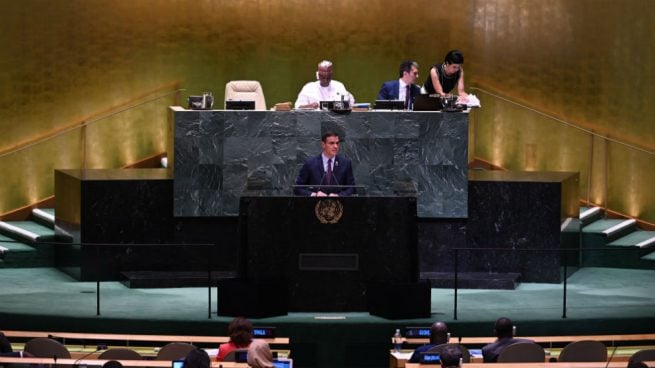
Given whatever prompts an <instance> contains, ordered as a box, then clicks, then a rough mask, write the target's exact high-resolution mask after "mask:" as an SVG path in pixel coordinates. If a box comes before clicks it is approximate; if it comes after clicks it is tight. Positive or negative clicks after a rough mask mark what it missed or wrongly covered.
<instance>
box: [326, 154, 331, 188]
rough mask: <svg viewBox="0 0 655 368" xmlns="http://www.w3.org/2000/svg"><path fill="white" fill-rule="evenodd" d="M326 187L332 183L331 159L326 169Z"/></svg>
mask: <svg viewBox="0 0 655 368" xmlns="http://www.w3.org/2000/svg"><path fill="white" fill-rule="evenodd" d="M325 182H326V183H327V185H330V183H331V182H332V159H331V158H329V159H328V167H327V180H326V181H325Z"/></svg>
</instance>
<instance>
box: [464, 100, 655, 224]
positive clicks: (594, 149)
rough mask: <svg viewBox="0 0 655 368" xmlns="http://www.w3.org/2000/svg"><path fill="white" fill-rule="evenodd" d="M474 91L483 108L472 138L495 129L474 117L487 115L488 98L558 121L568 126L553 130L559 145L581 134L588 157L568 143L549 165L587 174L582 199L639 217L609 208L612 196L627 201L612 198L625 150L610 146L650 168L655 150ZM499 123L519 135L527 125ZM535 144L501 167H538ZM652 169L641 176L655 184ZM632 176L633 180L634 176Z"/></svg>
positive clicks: (650, 219) (649, 220)
mask: <svg viewBox="0 0 655 368" xmlns="http://www.w3.org/2000/svg"><path fill="white" fill-rule="evenodd" d="M471 90H472V91H474V92H475V93H476V94H477V95H478V96H479V97H480V99H481V100H482V104H483V109H481V110H480V111H479V112H478V113H476V114H473V115H472V116H473V117H474V118H473V120H472V124H471V126H472V130H473V136H474V138H473V140H474V141H475V140H477V139H478V137H477V135H476V130H479V131H481V132H482V133H481V134H485V132H487V133H489V132H491V133H493V131H491V129H493V128H490V127H485V126H483V125H482V124H481V122H479V121H476V120H479V118H478V117H475V116H477V115H480V116H482V117H484V115H483V114H485V101H484V100H485V97H486V98H491V99H493V100H489V102H488V103H492V104H493V103H496V102H499V103H500V104H501V105H502V106H500V105H494V106H500V107H499V109H501V108H503V109H517V110H516V114H517V115H518V116H522V117H525V116H527V115H526V114H529V118H528V119H526V120H533V119H539V120H540V121H541V120H545V121H547V122H552V123H555V124H557V126H560V127H565V128H566V129H565V130H559V131H556V132H553V135H556V136H557V137H556V138H559V139H560V140H561V141H562V142H564V143H560V142H557V144H558V145H560V144H562V145H565V144H566V143H567V142H569V143H570V142H571V140H573V139H575V138H571V136H574V135H575V136H576V137H579V140H578V141H577V143H578V144H579V145H581V146H586V147H584V148H582V151H583V152H584V150H585V149H586V155H587V158H586V159H582V158H579V157H575V156H576V154H575V153H577V151H576V149H575V148H572V147H570V146H569V147H566V148H565V149H564V150H566V156H565V155H562V158H560V159H559V161H560V162H557V161H558V160H557V157H555V159H554V160H553V162H548V164H547V165H550V166H551V167H556V168H561V167H562V166H565V168H566V169H569V170H570V171H579V172H580V175H581V177H582V176H583V175H584V178H585V179H586V183H587V185H586V190H585V191H584V192H581V193H580V194H581V197H583V198H582V199H583V200H584V202H586V203H589V204H592V205H597V206H600V207H603V208H605V209H607V210H608V212H616V213H617V214H625V216H626V217H640V216H639V215H640V213H639V211H638V210H632V211H626V210H621V209H619V210H616V211H612V210H611V209H610V207H611V206H612V204H611V203H610V202H612V201H611V199H616V200H620V201H628V200H627V199H625V198H624V197H618V196H614V197H612V193H611V192H610V190H609V188H610V186H611V185H612V184H615V183H613V180H614V181H618V180H620V179H619V177H620V176H621V174H620V173H618V174H614V175H615V176H612V175H611V174H612V173H611V169H612V160H615V165H616V166H614V168H615V169H617V171H618V170H619V169H621V168H620V167H619V166H620V165H619V164H624V163H625V160H622V156H621V154H622V153H621V152H619V151H620V150H617V152H611V151H610V146H612V147H615V148H618V147H621V148H622V149H625V150H627V151H628V153H627V154H626V155H632V156H635V155H637V154H641V155H644V158H643V159H644V160H645V161H646V164H645V166H648V165H649V164H648V163H652V164H651V165H650V167H652V166H653V165H655V151H653V150H651V149H647V148H644V147H639V146H638V145H635V144H631V143H628V142H625V141H622V140H619V139H616V138H612V137H608V136H607V135H603V134H599V133H598V132H595V131H594V130H592V129H587V128H584V127H581V126H580V125H579V124H576V123H574V122H570V121H566V120H564V119H561V118H558V117H556V116H552V115H549V114H547V113H545V112H543V111H539V110H538V109H535V108H534V107H532V106H528V105H526V104H524V103H520V102H517V101H515V100H513V99H512V98H509V97H507V96H503V95H501V94H498V93H495V92H491V91H489V90H486V89H484V88H478V87H473V88H471ZM508 111H510V110H508ZM499 115H501V114H499ZM510 115H511V114H510ZM492 117H493V116H492ZM508 119H512V118H511V117H510V118H508ZM489 120H493V119H488V120H486V121H485V125H487V122H488V121H489ZM515 120H521V119H520V118H519V119H516V118H515ZM496 123H497V122H495V121H494V122H491V121H489V122H488V125H495V124H496ZM498 124H499V125H498V126H499V127H501V128H505V127H508V126H510V127H511V128H513V129H514V130H516V131H517V132H518V133H517V132H512V134H520V133H521V132H519V131H520V130H522V129H524V128H525V121H516V122H513V123H508V122H506V121H503V122H500V123H498ZM512 124H516V126H514V125H512ZM531 128H532V129H534V131H535V132H536V133H535V135H538V133H539V132H541V131H540V129H546V128H544V127H543V126H542V125H540V124H534V125H533V126H532V127H531ZM528 129H530V128H528ZM574 132H575V133H574ZM501 134H505V133H504V132H503V133H501ZM578 134H581V135H582V136H578ZM489 136H491V134H489ZM585 136H586V137H587V138H586V141H587V142H582V140H584V139H585V138H583V137H585ZM512 137H514V136H512ZM534 139H537V140H538V141H539V142H541V143H544V144H548V143H551V142H548V141H544V140H543V138H542V137H534ZM520 143H521V142H512V143H509V144H510V145H516V144H520ZM488 146H493V144H488ZM498 146H499V145H498V144H496V146H495V147H494V150H503V149H504V148H503V147H498ZM534 146H535V145H530V144H526V146H525V147H524V148H525V149H524V152H520V149H516V151H517V152H514V155H513V156H511V157H512V160H514V163H513V164H512V163H509V164H508V166H513V167H504V166H503V165H502V163H501V165H500V166H501V167H503V168H508V169H514V170H516V169H518V170H524V169H525V170H535V169H536V167H535V166H537V165H539V163H535V162H534V161H536V159H535V156H536V153H535V152H534V151H535V150H536V148H535V147H534ZM546 150H549V147H546V148H545V149H544V151H546ZM472 151H473V154H474V156H478V152H477V151H476V150H475V146H474V149H473V150H472ZM520 153H524V155H525V161H526V162H525V163H524V165H517V164H516V161H518V160H520V158H521V154H520ZM481 155H483V157H478V158H481V159H482V160H483V161H489V162H490V163H491V164H492V165H495V166H499V165H498V164H497V163H494V162H493V159H494V158H493V157H484V156H485V155H486V156H490V155H489V154H488V153H487V154H485V153H484V152H482V153H481ZM508 156H509V155H508ZM571 157H573V158H571ZM638 158H641V157H638ZM550 159H551V157H544V159H543V160H542V163H541V166H544V164H543V162H544V161H549V160H550ZM508 161H509V160H508ZM561 161H567V162H566V163H563V162H561ZM567 165H568V166H567ZM569 170H565V171H569ZM554 171H561V170H554ZM649 171H652V170H650V169H648V168H647V167H644V169H643V170H639V172H640V175H642V176H644V178H645V180H646V181H647V183H650V184H655V183H653V181H654V180H655V179H654V178H653V176H652V174H650V173H649ZM585 172H586V173H585ZM585 174H586V175H585ZM601 176H602V179H600V177H601ZM621 179H623V178H622V177H621ZM632 179H634V178H632ZM594 182H595V183H598V184H596V185H597V186H598V187H596V186H594V185H593V183H594ZM631 184H632V182H631ZM634 185H639V184H638V183H634ZM643 185H644V184H641V185H640V187H641V186H643ZM648 186H650V185H648ZM598 188H599V189H598ZM581 189H582V188H581ZM594 189H595V194H594V193H592V192H594ZM637 189H639V188H637ZM635 190H636V189H635V188H632V191H635ZM583 193H584V194H583ZM633 197H634V195H633ZM642 198H645V199H641V201H642V202H644V201H648V200H650V199H648V197H642ZM639 201H640V198H630V199H629V203H634V202H639ZM620 207H626V206H620ZM631 207H639V206H634V205H631ZM650 207H652V206H650V203H645V204H644V205H643V206H642V208H645V209H647V208H650ZM626 212H627V213H626ZM630 212H634V213H630ZM646 215H647V216H650V217H648V218H646V219H643V221H641V222H642V224H643V223H644V222H645V224H646V225H647V226H652V225H653V223H655V217H653V215H652V214H646Z"/></svg>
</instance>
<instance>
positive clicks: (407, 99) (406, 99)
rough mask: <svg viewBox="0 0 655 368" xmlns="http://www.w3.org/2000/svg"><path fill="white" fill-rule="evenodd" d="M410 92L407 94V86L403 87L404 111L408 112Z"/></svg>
mask: <svg viewBox="0 0 655 368" xmlns="http://www.w3.org/2000/svg"><path fill="white" fill-rule="evenodd" d="M410 101H411V99H410V92H409V84H408V85H406V86H405V109H406V110H409V109H410V107H411V106H409V105H410Z"/></svg>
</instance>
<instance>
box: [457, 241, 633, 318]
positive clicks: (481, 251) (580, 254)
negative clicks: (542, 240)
mask: <svg viewBox="0 0 655 368" xmlns="http://www.w3.org/2000/svg"><path fill="white" fill-rule="evenodd" d="M579 241H580V242H582V237H580V239H579ZM580 244H581V245H582V243H580ZM453 251H454V252H455V253H454V256H453V266H454V273H453V282H454V283H453V319H454V320H457V319H458V302H459V299H458V296H459V275H460V270H459V264H460V258H461V257H460V252H462V251H464V252H475V253H476V256H477V257H484V256H485V253H486V252H494V253H497V252H503V253H509V254H508V255H507V256H506V258H507V257H511V256H512V254H514V253H517V252H518V253H522V252H538V253H544V254H545V255H547V254H548V253H554V254H555V255H556V256H559V257H560V267H561V268H562V272H561V274H562V276H561V277H562V279H563V280H562V299H561V300H562V315H561V318H562V319H566V318H567V317H568V315H567V312H568V304H567V303H568V277H569V273H568V271H569V267H572V268H576V267H583V265H582V264H580V263H582V262H583V261H582V260H583V259H584V253H585V252H635V253H637V252H643V249H641V248H630V249H622V248H599V247H589V248H587V247H581V248H557V249H544V248H520V249H517V248H498V247H489V248H470V247H458V248H453ZM570 253H572V254H573V255H575V256H577V257H576V258H577V259H578V261H576V262H574V264H571V265H569V264H568V263H569V262H571V257H570V256H567V255H568V254H570ZM489 272H493V271H489ZM498 272H501V271H498Z"/></svg>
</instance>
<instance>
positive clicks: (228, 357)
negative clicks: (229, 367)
mask: <svg viewBox="0 0 655 368" xmlns="http://www.w3.org/2000/svg"><path fill="white" fill-rule="evenodd" d="M247 351H248V349H235V350H232V351H231V352H229V353H227V355H226V356H225V358H223V361H224V362H236V361H237V359H236V357H237V354H238V353H243V352H247Z"/></svg>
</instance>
